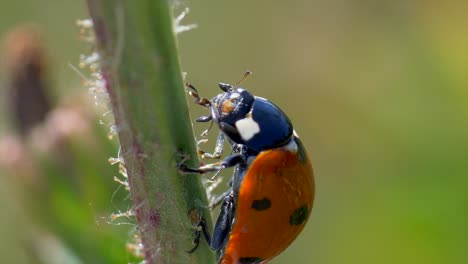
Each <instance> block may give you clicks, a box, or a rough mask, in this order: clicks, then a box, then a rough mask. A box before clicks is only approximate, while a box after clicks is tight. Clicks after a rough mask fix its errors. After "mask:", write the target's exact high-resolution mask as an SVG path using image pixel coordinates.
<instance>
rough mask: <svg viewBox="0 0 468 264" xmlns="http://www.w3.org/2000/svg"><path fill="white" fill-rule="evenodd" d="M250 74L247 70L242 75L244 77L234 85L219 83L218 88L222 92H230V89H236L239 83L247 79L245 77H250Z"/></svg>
mask: <svg viewBox="0 0 468 264" xmlns="http://www.w3.org/2000/svg"><path fill="white" fill-rule="evenodd" d="M251 74H252V72H251V71H249V70H247V71H246V72H245V73H244V76H242V79H240V80H239V81H238V82H236V84H235V85H231V84H229V83H219V84H218V86H219V88H220V89H221V90H223V92H226V93H227V92H229V91H231V90H232V89H234V88H235V87H238V86H239V85H240V84H241V83H243V82H244V81H245V79H247V77H249V76H250V75H251Z"/></svg>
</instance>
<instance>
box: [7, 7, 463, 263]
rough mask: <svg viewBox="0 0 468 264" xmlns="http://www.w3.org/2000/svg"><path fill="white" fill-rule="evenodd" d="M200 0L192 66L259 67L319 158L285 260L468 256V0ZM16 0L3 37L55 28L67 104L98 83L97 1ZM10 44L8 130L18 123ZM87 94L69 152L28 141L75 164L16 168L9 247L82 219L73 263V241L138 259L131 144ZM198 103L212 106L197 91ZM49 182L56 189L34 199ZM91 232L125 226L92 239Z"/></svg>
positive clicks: (55, 54)
mask: <svg viewBox="0 0 468 264" xmlns="http://www.w3.org/2000/svg"><path fill="white" fill-rule="evenodd" d="M186 6H188V7H189V8H190V14H189V15H188V16H187V18H186V19H185V20H184V22H183V23H184V24H192V23H195V24H197V25H198V28H197V29H194V30H191V31H189V32H185V33H182V34H181V35H179V37H178V39H179V47H180V55H181V62H182V67H183V70H184V71H185V72H187V73H188V75H187V80H188V81H190V82H191V83H193V84H195V85H196V86H197V88H198V89H199V91H200V93H201V94H202V95H203V96H206V97H211V96H213V95H215V94H216V93H218V92H219V91H218V89H217V86H216V84H217V83H218V82H231V83H234V82H236V81H237V80H239V78H240V77H241V76H242V74H243V72H244V71H245V70H247V69H249V70H252V71H253V72H254V75H253V76H251V77H250V78H249V79H248V80H247V81H246V82H245V84H244V85H245V87H246V88H248V89H249V90H250V91H252V92H253V93H255V94H257V95H259V96H262V97H266V98H269V99H270V100H272V101H274V102H275V103H276V104H278V105H279V106H280V107H281V108H282V109H283V110H284V111H285V112H287V113H288V115H289V116H290V118H291V119H292V121H293V122H294V124H295V129H296V130H297V131H298V133H299V135H300V136H301V138H302V139H303V142H304V144H305V145H306V147H307V149H308V151H309V154H310V156H311V158H312V161H313V164H314V170H315V172H316V184H317V187H316V189H317V195H316V202H315V207H314V211H313V213H312V217H311V219H310V221H309V223H308V225H307V227H306V228H305V230H304V231H303V233H302V234H301V235H300V237H299V238H298V239H297V240H296V241H295V242H294V244H293V245H292V246H291V247H290V248H288V249H287V250H286V251H285V252H284V253H283V254H281V255H280V256H279V257H277V258H275V260H274V261H272V262H271V263H321V264H323V263H330V264H335V263H412V264H414V263H468V251H467V248H468V190H467V189H468V188H467V187H468V134H467V132H468V121H467V120H468V119H467V118H468V34H467V29H468V16H467V10H468V3H467V2H466V1H461V0H460V1H446V2H440V1H400V0H398V1H356V0H332V1H325V0H315V1H283V2H274V1H223V0H218V1H186V2H182V3H179V4H178V5H177V9H176V10H178V11H177V13H180V11H182V10H183V8H184V7H186ZM2 10H4V12H2V16H0V35H1V36H2V37H5V35H6V34H7V32H9V31H11V30H12V29H13V28H14V27H16V26H17V25H19V24H22V23H25V22H33V23H36V24H37V25H38V27H39V28H40V29H41V31H42V33H43V40H44V43H43V45H44V47H45V49H46V53H47V54H46V55H47V58H48V62H47V63H48V64H47V78H48V84H49V86H50V90H51V91H50V92H51V93H52V94H53V98H54V102H56V103H55V104H57V105H58V104H60V103H59V102H63V101H65V102H66V101H67V100H68V101H70V100H71V101H74V100H75V98H82V97H83V96H82V94H86V93H87V90H86V88H84V86H83V85H82V82H83V80H82V78H81V77H80V76H79V75H78V74H77V73H76V72H74V71H73V70H72V69H71V68H70V67H69V66H68V64H69V63H71V64H74V65H77V64H78V58H79V55H80V54H83V53H88V52H89V47H88V45H87V44H85V43H84V42H83V41H81V40H80V39H79V33H78V32H79V29H78V28H77V26H76V25H75V21H76V19H81V18H86V17H87V11H86V6H85V3H84V1H53V0H47V1H31V0H27V1H25V0H23V1H17V2H15V3H13V2H5V3H2ZM2 53H4V50H3V51H2ZM1 58H2V60H1V62H2V66H0V67H1V69H2V70H1V72H0V78H1V79H0V85H1V86H2V87H5V89H1V90H0V93H1V95H2V96H1V101H0V103H1V109H0V121H1V122H0V129H1V130H0V138H2V137H3V138H5V137H7V138H8V137H10V138H11V137H12V135H13V137H15V130H14V129H13V128H12V125H11V122H10V119H11V118H10V116H11V113H9V112H8V108H7V107H6V105H7V101H8V100H10V98H9V97H8V92H7V90H8V82H9V81H8V74H7V72H8V70H7V69H6V66H5V65H4V64H5V63H4V62H5V54H4V55H2V57H1ZM84 97H85V98H86V96H84ZM90 97H91V96H90ZM91 101H92V100H91ZM86 108H87V109H86V110H85V111H84V112H86V113H87V114H85V115H83V116H84V117H85V118H84V119H86V120H88V121H89V123H88V124H89V125H88V126H89V130H90V131H93V132H89V133H85V134H78V135H75V134H74V135H72V136H70V137H67V140H66V144H65V145H64V146H60V151H62V152H60V153H62V154H61V155H59V156H63V153H64V152H65V153H66V156H67V158H66V159H65V161H64V160H63V159H62V160H60V161H56V158H54V154H50V156H48V152H41V153H40V154H37V152H38V151H35V150H34V147H31V146H30V145H33V144H32V143H27V144H26V143H25V146H23V148H25V149H27V152H28V151H29V152H33V154H30V155H29V156H28V158H25V160H28V161H29V160H30V159H32V158H31V155H32V156H34V159H38V160H41V161H44V160H46V161H45V163H46V164H47V165H46V166H45V168H44V166H41V171H42V172H44V171H45V172H51V175H62V177H57V176H56V177H55V178H52V179H53V181H52V182H53V184H52V183H50V179H49V178H50V177H52V176H47V179H44V177H45V176H44V175H42V176H39V177H42V179H39V180H38V179H34V180H32V182H34V183H35V184H32V185H33V186H32V187H31V186H30V185H31V184H30V182H31V179H24V177H23V178H22V177H19V176H18V175H16V173H12V172H11V170H8V169H1V168H0V208H2V210H1V211H0V232H1V234H2V236H1V237H0V245H1V246H0V262H1V263H12V262H14V263H38V262H37V261H36V260H34V258H31V255H30V253H28V252H30V251H28V250H27V249H29V248H30V247H35V246H34V245H35V244H36V243H37V241H36V240H37V239H36V238H34V237H31V236H32V233H31V232H30V230H35V231H34V232H33V233H39V234H40V235H38V236H39V237H41V238H40V241H44V239H47V238H44V237H48V236H47V235H44V234H49V235H50V234H53V233H54V232H58V233H60V234H66V235H64V237H60V238H58V240H60V241H62V242H63V244H65V245H67V246H66V247H67V248H69V250H70V251H73V250H74V249H76V248H78V249H77V252H79V253H80V254H78V253H75V254H68V255H67V256H66V257H64V258H66V259H67V261H69V262H70V263H75V262H73V261H77V262H76V263H79V261H78V260H76V259H75V257H73V255H78V256H80V257H76V258H81V259H82V262H83V263H105V262H110V261H112V262H115V263H122V262H129V261H132V257H131V256H130V255H131V254H130V253H128V251H126V249H125V244H126V242H128V241H129V240H130V237H131V234H132V229H133V225H132V223H129V224H128V225H127V224H125V225H118V224H115V223H113V224H108V223H107V222H108V221H110V220H108V218H109V216H110V214H111V213H115V212H117V211H118V210H123V211H124V210H126V208H127V207H128V205H127V203H128V199H127V197H126V196H127V194H126V192H125V191H123V190H122V188H121V187H119V184H117V183H116V182H114V181H113V176H115V175H117V168H116V167H115V166H114V167H111V166H110V165H109V164H108V163H107V161H106V160H107V158H109V157H111V156H116V153H117V148H116V146H115V145H113V144H112V143H111V141H109V140H107V139H106V133H107V131H108V129H109V127H108V125H99V124H98V123H99V122H98V120H99V119H100V118H101V115H102V109H101V111H100V112H99V113H98V114H92V113H89V112H93V111H94V109H95V108H94V107H93V105H92V103H91V104H89V105H86ZM193 114H194V116H195V117H196V116H198V115H201V114H203V112H202V111H201V110H200V109H197V108H196V107H193ZM194 127H195V130H196V131H197V133H199V132H200V131H201V130H202V129H203V128H204V127H203V126H202V125H195V126H194ZM213 134H215V133H213ZM23 140H24V139H23ZM44 140H45V139H44ZM18 141H19V142H21V139H20V140H18ZM82 141H85V142H87V143H83V142H82ZM89 142H94V143H91V144H89ZM96 142H98V143H96ZM20 145H21V144H20ZM7 146H10V145H7ZM4 148H5V147H4ZM31 148H32V149H33V150H31ZM6 149H7V150H10V151H12V150H14V148H8V147H7V148H6ZM64 149H65V150H64ZM19 152H20V153H21V151H19ZM39 152H40V151H39ZM5 153H6V154H5ZM10 153H11V152H8V151H7V152H0V154H3V155H4V156H5V155H7V156H10ZM44 153H45V154H44ZM18 155H19V154H18ZM11 156H13V155H12V154H11ZM19 156H21V155H19ZM0 160H5V158H3V159H2V157H0ZM42 163H44V162H42ZM23 165H24V164H22V165H20V166H23ZM13 171H15V170H13ZM16 172H18V171H16ZM45 175H48V174H47V173H46V174H45ZM18 178H19V179H18ZM63 179H65V180H63ZM37 182H40V183H41V184H36V183H37ZM36 185H39V186H41V187H40V188H39V187H37V186H36ZM43 185H47V187H43ZM31 188H32V189H31ZM54 188H57V189H54ZM38 189H39V190H38ZM31 190H33V191H31ZM47 190H51V191H49V192H48V191H47ZM55 190H60V191H55ZM36 191H37V192H43V193H47V194H48V195H45V196H44V197H46V198H44V199H45V200H40V199H39V200H37V199H36V200H35V201H30V200H28V197H30V196H28V195H31V192H33V194H32V195H34V194H35V193H34V192H36ZM69 192H72V193H75V194H78V195H70V194H69ZM25 193H26V195H25ZM52 193H53V195H52ZM33 197H34V196H33ZM77 197H78V198H77ZM49 204H53V205H54V206H53V207H52V208H48V207H49ZM64 208H65V209H64ZM36 215H43V216H44V215H45V216H44V217H41V219H37V218H36V217H35V216H36ZM75 220H76V221H77V222H79V221H81V222H80V225H81V226H80V227H79V228H78V229H77V228H76V226H74V223H73V221H75ZM128 221H131V220H128ZM120 222H125V221H120ZM44 229H45V230H46V231H44ZM37 230H41V231H39V232H38V231H37ZM87 232H91V234H92V233H93V232H96V233H97V234H96V236H97V237H98V238H103V239H105V240H106V241H109V242H108V243H107V244H106V243H104V244H102V245H101V244H100V242H99V241H100V240H99V239H96V240H95V241H87V240H86V238H85V237H86V236H85V234H86V233H87ZM50 236H52V235H50ZM81 236H83V237H84V238H83V239H82V240H80V237H81ZM25 237H27V239H26V240H27V241H25ZM47 241H49V240H47ZM43 244H47V243H43ZM25 248H27V249H26V250H25ZM49 248H50V247H49ZM98 249H100V250H101V251H99V250H98ZM52 251H53V250H52ZM102 252H106V253H102ZM43 253H44V252H43ZM87 253H89V257H88V258H84V259H83V258H82V257H81V254H87ZM44 254H48V253H44ZM93 254H95V255H93ZM99 255H102V256H100V257H102V259H100V260H99V259H98V256H99ZM57 258H58V257H57ZM56 263H61V262H60V261H59V262H56Z"/></svg>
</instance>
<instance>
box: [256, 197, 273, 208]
mask: <svg viewBox="0 0 468 264" xmlns="http://www.w3.org/2000/svg"><path fill="white" fill-rule="evenodd" d="M270 207H271V201H270V199H268V198H266V197H265V198H263V199H261V200H254V201H253V202H252V208H253V209H255V210H257V211H263V210H266V209H268V208H270Z"/></svg>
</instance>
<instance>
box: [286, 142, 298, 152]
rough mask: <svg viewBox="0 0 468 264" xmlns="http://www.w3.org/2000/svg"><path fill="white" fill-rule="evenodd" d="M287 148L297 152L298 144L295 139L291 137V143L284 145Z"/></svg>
mask: <svg viewBox="0 0 468 264" xmlns="http://www.w3.org/2000/svg"><path fill="white" fill-rule="evenodd" d="M284 148H285V149H287V150H288V151H290V152H293V153H296V152H297V144H296V141H295V140H294V139H291V140H290V141H289V143H288V144H287V145H286V146H284Z"/></svg>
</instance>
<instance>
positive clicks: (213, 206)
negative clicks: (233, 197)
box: [209, 190, 232, 210]
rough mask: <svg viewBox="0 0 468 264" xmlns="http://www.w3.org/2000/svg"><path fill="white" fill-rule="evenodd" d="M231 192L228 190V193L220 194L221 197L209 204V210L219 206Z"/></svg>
mask: <svg viewBox="0 0 468 264" xmlns="http://www.w3.org/2000/svg"><path fill="white" fill-rule="evenodd" d="M231 192H232V191H231V190H228V191H225V192H224V193H222V194H221V195H219V196H217V197H215V198H214V199H213V200H212V201H211V203H210V207H209V208H210V210H213V209H214V208H215V207H217V206H218V205H220V204H221V203H222V202H223V201H224V199H226V197H228V195H230V194H231Z"/></svg>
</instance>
